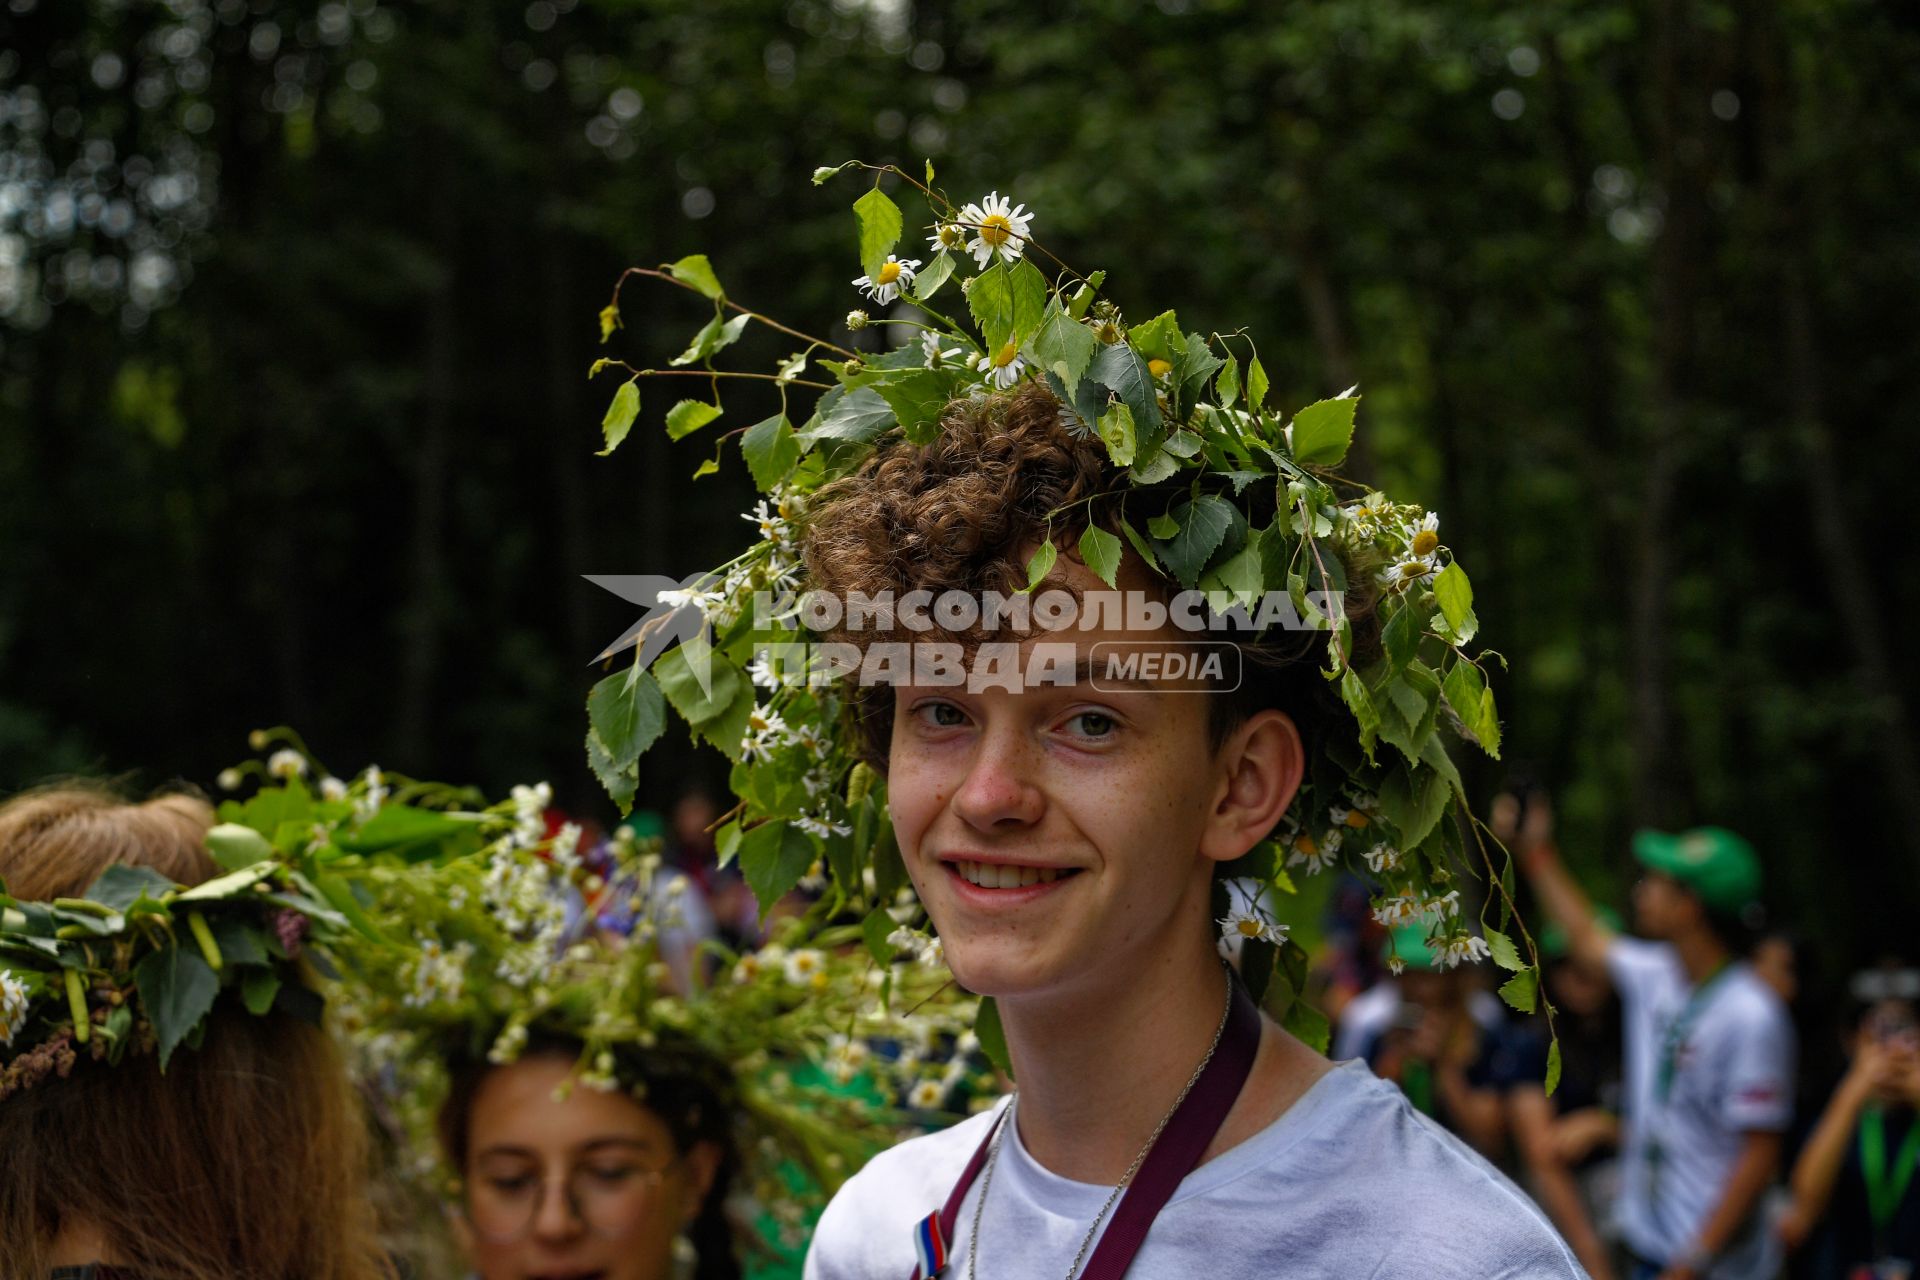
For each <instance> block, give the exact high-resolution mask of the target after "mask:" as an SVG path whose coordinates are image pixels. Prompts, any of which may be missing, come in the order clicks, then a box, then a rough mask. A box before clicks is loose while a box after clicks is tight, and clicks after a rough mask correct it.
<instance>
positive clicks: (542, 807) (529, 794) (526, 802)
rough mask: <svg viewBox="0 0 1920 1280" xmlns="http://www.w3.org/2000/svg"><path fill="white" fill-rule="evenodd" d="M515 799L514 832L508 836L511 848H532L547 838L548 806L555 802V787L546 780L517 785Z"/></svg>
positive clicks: (513, 793)
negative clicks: (527, 784)
mask: <svg viewBox="0 0 1920 1280" xmlns="http://www.w3.org/2000/svg"><path fill="white" fill-rule="evenodd" d="M511 799H512V801H513V834H512V835H510V836H508V837H507V847H508V848H510V849H531V848H532V847H533V846H534V845H536V844H539V843H540V842H541V841H542V840H544V839H546V838H547V806H548V805H550V804H552V803H553V788H552V787H550V786H548V785H547V784H546V783H544V782H538V783H535V784H534V785H533V786H530V787H529V786H525V785H522V786H516V787H515V788H514V789H513V791H512V792H511Z"/></svg>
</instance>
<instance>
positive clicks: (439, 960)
mask: <svg viewBox="0 0 1920 1280" xmlns="http://www.w3.org/2000/svg"><path fill="white" fill-rule="evenodd" d="M471 959H473V944H472V943H469V942H462V943H459V944H457V945H455V946H453V947H444V946H442V945H441V943H440V940H439V939H438V938H427V939H425V940H424V941H422V942H421V943H420V948H419V954H418V955H417V956H415V957H414V961H413V977H412V987H411V989H410V990H409V991H408V992H407V994H406V995H405V996H403V997H402V1002H403V1003H404V1004H406V1005H407V1006H408V1007H409V1008H413V1009H425V1008H429V1007H431V1006H433V1005H436V1004H452V1003H454V1002H455V1001H457V1000H458V999H460V997H461V996H462V995H464V994H465V993H466V989H467V962H468V961H469V960H471Z"/></svg>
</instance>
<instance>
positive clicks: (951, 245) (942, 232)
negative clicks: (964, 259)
mask: <svg viewBox="0 0 1920 1280" xmlns="http://www.w3.org/2000/svg"><path fill="white" fill-rule="evenodd" d="M966 247H967V229H966V228H965V227H963V226H961V225H960V224H959V223H957V222H943V223H941V224H940V225H939V226H937V227H935V228H934V229H933V234H932V235H930V236H928V237H927V248H928V249H930V250H932V251H933V252H934V253H962V252H965V250H966Z"/></svg>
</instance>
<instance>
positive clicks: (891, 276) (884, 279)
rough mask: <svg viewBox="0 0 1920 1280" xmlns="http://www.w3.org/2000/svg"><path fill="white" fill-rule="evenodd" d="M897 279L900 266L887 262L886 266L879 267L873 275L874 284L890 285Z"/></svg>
mask: <svg viewBox="0 0 1920 1280" xmlns="http://www.w3.org/2000/svg"><path fill="white" fill-rule="evenodd" d="M899 278H900V264H899V263H897V262H889V263H888V264H887V265H886V266H884V267H881V268H880V269H879V270H878V271H876V272H874V273H873V282H874V283H875V284H892V283H893V282H894V281H895V280H898V279H899Z"/></svg>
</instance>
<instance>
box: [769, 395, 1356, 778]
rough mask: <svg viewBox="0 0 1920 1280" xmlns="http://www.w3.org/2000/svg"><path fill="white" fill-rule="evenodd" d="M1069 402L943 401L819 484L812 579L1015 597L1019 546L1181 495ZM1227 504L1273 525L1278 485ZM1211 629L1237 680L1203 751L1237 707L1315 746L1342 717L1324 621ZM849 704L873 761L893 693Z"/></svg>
mask: <svg viewBox="0 0 1920 1280" xmlns="http://www.w3.org/2000/svg"><path fill="white" fill-rule="evenodd" d="M1069 414H1070V411H1069V410H1066V409H1065V408H1064V407H1063V406H1062V405H1061V403H1060V401H1059V400H1058V399H1057V398H1056V397H1055V396H1054V395H1053V393H1052V392H1051V391H1049V390H1048V389H1047V387H1046V386H1045V385H1043V384H1041V383H1036V382H1028V383H1026V384H1024V385H1022V386H1021V387H1019V388H1018V389H1016V390H1014V391H1011V392H1005V393H992V394H981V395H975V396H971V397H968V398H965V399H960V400H955V401H953V402H952V403H951V404H949V405H948V406H947V408H946V411H945V412H944V413H943V414H942V416H941V420H940V430H939V433H938V434H937V435H936V436H935V438H934V439H933V441H932V442H931V443H928V444H924V445H916V444H912V443H909V442H908V441H906V440H904V439H899V438H895V439H892V440H889V441H887V442H885V443H883V444H882V445H881V446H880V447H879V448H877V449H876V450H875V451H874V452H873V454H872V455H870V456H869V457H868V458H867V459H866V460H865V461H864V462H863V463H862V464H861V465H860V466H859V467H858V468H857V469H856V470H855V471H854V472H853V473H852V474H851V475H849V476H846V477H844V478H843V479H840V480H838V481H835V482H834V483H833V484H831V485H829V486H827V487H826V488H824V489H822V490H821V491H820V493H819V494H817V495H816V496H815V498H814V500H813V503H812V506H811V510H810V511H809V513H808V516H807V519H806V527H805V531H804V537H803V543H802V551H803V555H804V558H805V562H806V570H807V576H808V585H809V586H810V587H811V588H812V589H814V590H819V591H823V592H826V593H828V594H830V595H833V596H835V597H837V598H839V599H842V600H845V599H848V598H850V597H851V596H852V595H853V593H856V592H860V593H865V594H867V595H869V596H873V595H878V594H880V593H882V592H891V593H892V594H893V596H894V598H896V599H898V598H899V597H901V596H904V595H905V594H907V593H908V592H911V591H922V590H924V591H930V592H932V593H934V594H935V595H938V594H940V593H941V592H944V591H961V592H967V593H970V594H979V593H984V592H987V591H999V592H1002V593H1007V594H1010V593H1012V592H1014V591H1016V590H1018V589H1020V588H1021V587H1023V586H1025V585H1026V579H1027V571H1026V562H1025V556H1026V555H1027V554H1029V553H1031V551H1032V549H1033V547H1035V546H1036V545H1038V544H1039V543H1040V541H1041V540H1042V539H1043V538H1045V537H1047V536H1049V533H1050V534H1051V537H1052V539H1053V541H1054V543H1055V544H1056V545H1057V546H1059V547H1060V548H1061V551H1062V553H1063V554H1065V555H1069V556H1075V555H1077V552H1076V551H1075V550H1074V549H1073V548H1074V547H1075V545H1076V543H1077V540H1078V537H1079V535H1080V534H1081V533H1082V532H1083V531H1084V530H1085V529H1086V527H1087V526H1088V525H1089V524H1090V523H1091V524H1098V525H1099V526H1100V527H1102V528H1105V529H1107V530H1109V531H1111V532H1116V533H1117V532H1118V531H1119V522H1120V519H1121V515H1122V511H1123V507H1124V506H1125V505H1126V504H1128V503H1132V504H1135V505H1134V507H1133V510H1135V511H1136V512H1139V513H1142V514H1140V515H1138V516H1137V517H1136V518H1135V520H1134V521H1133V523H1134V524H1135V526H1136V527H1138V526H1139V524H1140V523H1141V522H1143V521H1144V520H1145V519H1146V518H1147V517H1148V514H1158V513H1159V512H1160V511H1161V510H1162V509H1163V508H1164V507H1165V506H1166V504H1167V503H1168V502H1169V501H1170V500H1173V499H1174V498H1176V497H1177V496H1178V495H1180V494H1183V493H1184V492H1185V490H1186V484H1187V480H1186V479H1184V478H1183V479H1181V480H1178V481H1174V482H1170V483H1169V484H1167V485H1165V486H1138V485H1133V484H1130V483H1129V481H1128V478H1127V476H1126V474H1125V473H1124V472H1123V471H1121V470H1120V469H1119V468H1117V467H1115V466H1114V465H1113V464H1112V463H1111V462H1110V461H1109V460H1108V458H1107V454H1106V449H1105V446H1104V445H1102V444H1101V442H1100V441H1099V440H1098V439H1095V438H1093V437H1092V436H1091V435H1090V434H1076V433H1075V432H1074V431H1073V430H1072V429H1070V427H1069V426H1068V423H1069V421H1070V417H1069ZM1236 504H1237V505H1239V506H1240V507H1241V508H1242V509H1243V510H1244V511H1246V513H1247V515H1248V516H1249V518H1250V519H1251V520H1252V521H1253V522H1254V523H1255V524H1256V525H1259V524H1264V523H1266V522H1269V521H1271V520H1272V518H1273V516H1274V514H1275V509H1276V504H1277V491H1276V486H1274V485H1272V484H1264V485H1255V486H1253V487H1251V488H1249V489H1248V490H1247V493H1246V495H1245V497H1243V498H1240V499H1237V500H1236ZM1055 513H1058V514H1055ZM1050 516H1051V517H1052V519H1049V517H1050ZM1126 554H1128V555H1132V554H1133V553H1132V552H1131V551H1128V552H1127V553H1126ZM1155 581H1156V583H1157V589H1158V590H1159V592H1160V594H1161V596H1162V598H1163V599H1166V598H1170V597H1171V596H1172V595H1173V594H1174V593H1175V592H1176V591H1177V590H1178V586H1177V584H1175V583H1172V582H1170V581H1168V580H1166V579H1164V578H1158V577H1156V579H1155ZM1372 606H1373V598H1372V596H1371V595H1370V594H1369V593H1368V592H1367V590H1366V589H1365V587H1364V586H1355V587H1350V588H1349V590H1348V592H1347V613H1348V617H1349V618H1350V619H1351V620H1352V621H1353V638H1354V643H1355V648H1356V657H1357V658H1359V659H1361V660H1364V658H1365V656H1366V655H1369V654H1371V653H1372V652H1373V651H1375V650H1376V649H1377V636H1376V635H1374V633H1373V628H1372V626H1371V620H1372V617H1373V607H1372ZM889 634H890V633H889V632H887V631H886V630H880V631H875V630H871V629H869V630H861V631H853V630H851V629H849V628H848V627H846V626H845V625H844V624H843V625H842V626H840V627H838V628H836V629H835V630H833V631H832V632H830V633H829V634H828V635H827V636H826V637H824V638H825V639H828V640H834V641H846V642H851V643H853V644H856V645H859V644H862V643H872V642H873V641H875V640H877V639H882V638H886V637H887V636H888V635H889ZM948 635H949V637H950V638H954V639H958V640H960V641H961V642H962V643H963V644H967V645H973V644H977V643H978V642H979V640H980V639H981V634H980V632H979V630H978V629H975V630H974V631H972V632H969V633H963V634H955V633H948ZM1216 638H1219V639H1228V640H1230V641H1231V642H1232V643H1234V644H1235V645H1237V646H1238V647H1239V649H1240V652H1241V657H1242V662H1241V669H1242V678H1241V680H1240V683H1239V686H1238V688H1236V689H1234V690H1231V691H1221V692H1219V693H1216V694H1215V695H1213V697H1212V699H1211V702H1210V704H1209V707H1208V717H1207V728H1208V738H1209V742H1210V745H1211V746H1212V747H1213V748H1214V749H1216V750H1217V749H1218V748H1219V747H1220V745H1221V744H1222V743H1224V742H1225V741H1226V739H1227V737H1228V736H1229V735H1230V734H1231V733H1232V732H1233V730H1234V729H1235V728H1237V727H1238V726H1239V725H1240V724H1241V723H1243V722H1244V721H1245V720H1246V719H1247V717H1249V716H1251V715H1253V714H1254V713H1255V712H1256V711H1259V710H1262V709H1264V708H1267V707H1277V708H1279V709H1281V710H1283V711H1286V712H1287V713H1288V714H1289V715H1291V716H1292V717H1293V719H1294V721H1295V723H1296V724H1297V725H1298V726H1299V728H1300V731H1301V734H1302V737H1303V738H1305V739H1306V740H1307V746H1308V750H1309V752H1310V753H1311V752H1312V751H1313V750H1314V749H1315V746H1316V743H1317V741H1318V740H1319V739H1320V738H1321V737H1322V735H1323V733H1324V731H1325V730H1326V729H1327V728H1328V727H1330V725H1331V724H1333V723H1338V721H1337V720H1334V719H1332V718H1333V717H1340V718H1344V717H1345V716H1346V715H1347V712H1346V710H1345V708H1344V707H1343V706H1342V705H1341V703H1340V701H1339V698H1338V696H1337V695H1336V694H1335V693H1334V691H1333V690H1332V688H1331V687H1330V685H1329V682H1328V681H1327V680H1326V679H1325V678H1324V677H1323V676H1322V674H1321V673H1320V670H1319V668H1321V667H1323V666H1324V665H1325V659H1326V645H1327V633H1326V632H1325V631H1288V630H1279V629H1271V628H1270V629H1269V630H1268V631H1266V632H1263V633H1251V632H1226V631H1223V632H1220V633H1218V635H1217V636H1216ZM852 714H853V715H854V717H855V719H856V721H857V726H858V730H859V733H858V739H857V740H858V741H859V742H860V744H861V752H862V755H863V756H864V757H865V758H866V760H867V762H868V763H869V764H871V765H873V766H874V768H876V769H877V770H880V771H881V772H882V773H884V772H885V768H886V757H887V749H888V744H889V741H890V740H891V737H892V732H893V695H892V691H891V689H889V688H886V687H867V688H863V689H860V690H859V691H858V695H857V696H856V698H855V699H854V706H853V712H852Z"/></svg>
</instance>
